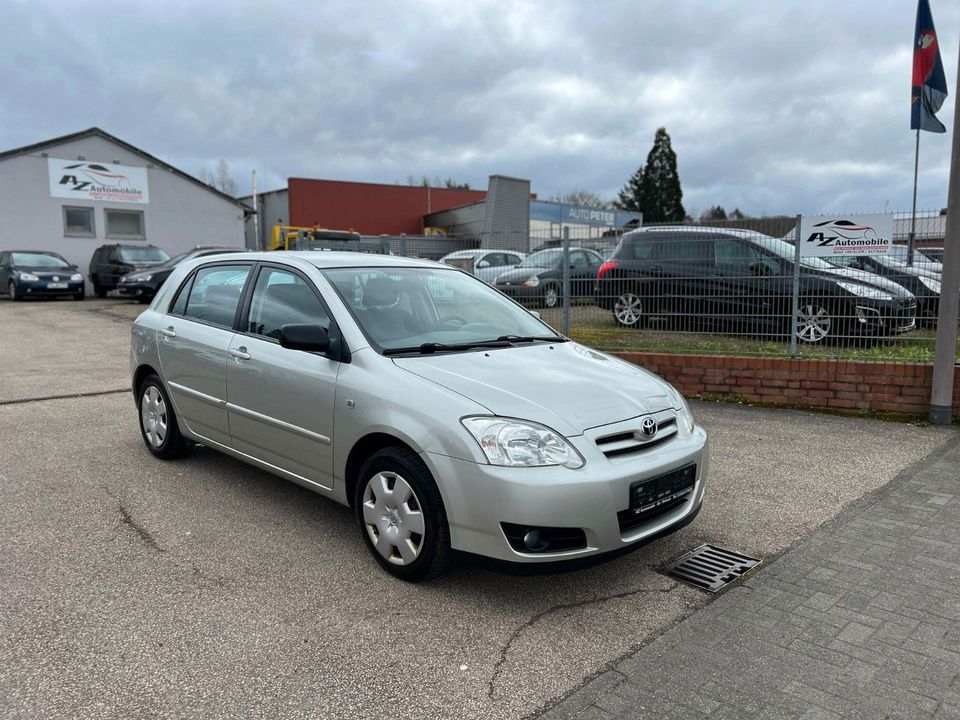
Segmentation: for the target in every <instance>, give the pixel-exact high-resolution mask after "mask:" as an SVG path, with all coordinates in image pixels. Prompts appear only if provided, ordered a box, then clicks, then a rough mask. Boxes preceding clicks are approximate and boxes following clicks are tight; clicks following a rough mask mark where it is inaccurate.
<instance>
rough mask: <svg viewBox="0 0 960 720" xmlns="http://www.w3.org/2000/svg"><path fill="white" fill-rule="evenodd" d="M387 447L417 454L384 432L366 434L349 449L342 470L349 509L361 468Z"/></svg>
mask: <svg viewBox="0 0 960 720" xmlns="http://www.w3.org/2000/svg"><path fill="white" fill-rule="evenodd" d="M388 447H402V448H406V449H408V450H410V451H411V452H413V453H417V454H419V450H417V448H415V447H413V446H412V445H411V444H410V443H408V442H406V441H405V440H403V439H402V438H400V437H397V436H396V435H391V434H390V433H386V432H372V433H368V434H367V435H364V436H363V437H362V438H360V439H359V440H357V441H356V442H355V443H354V444H353V447H352V448H350V453H349V454H348V455H347V461H346V464H345V465H344V468H343V479H344V483H345V490H346V494H347V504H348V505H349V506H350V507H351V508H352V507H354V506H355V503H354V496H355V495H356V491H357V483H358V482H359V481H360V468H361V467H362V466H363V463H364V462H366V460H367V458H369V457H370V456H371V455H373V454H374V453H375V452H377V451H378V450H383V449H384V448H388Z"/></svg>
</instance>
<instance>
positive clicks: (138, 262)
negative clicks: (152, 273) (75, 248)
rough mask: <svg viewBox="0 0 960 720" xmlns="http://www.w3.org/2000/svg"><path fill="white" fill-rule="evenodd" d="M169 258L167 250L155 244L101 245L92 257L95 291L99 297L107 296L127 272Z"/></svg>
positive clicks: (92, 279) (91, 268)
mask: <svg viewBox="0 0 960 720" xmlns="http://www.w3.org/2000/svg"><path fill="white" fill-rule="evenodd" d="M169 259H170V256H169V255H167V253H166V251H164V250H161V249H160V248H158V247H155V246H153V245H101V246H100V247H98V248H97V249H96V250H94V251H93V257H92V258H90V282H91V283H93V292H94V294H95V295H96V296H97V297H100V298H102V297H106V296H107V293H108V292H110V291H111V290H114V289H116V287H117V285H119V284H120V278H121V277H123V276H124V275H126V274H127V273H131V272H135V271H137V270H143V269H144V268H148V267H152V266H154V265H159V264H160V263H162V262H166V261H167V260H169Z"/></svg>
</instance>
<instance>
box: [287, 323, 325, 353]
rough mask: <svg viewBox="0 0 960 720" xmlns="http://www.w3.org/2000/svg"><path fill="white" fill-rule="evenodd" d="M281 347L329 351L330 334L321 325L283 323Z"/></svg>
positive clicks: (307, 350) (308, 350) (305, 350)
mask: <svg viewBox="0 0 960 720" xmlns="http://www.w3.org/2000/svg"><path fill="white" fill-rule="evenodd" d="M280 347H285V348H287V349H288V350H303V351H304V352H327V350H329V349H330V336H329V335H328V334H327V329H326V328H325V327H322V326H320V325H283V326H281V328H280Z"/></svg>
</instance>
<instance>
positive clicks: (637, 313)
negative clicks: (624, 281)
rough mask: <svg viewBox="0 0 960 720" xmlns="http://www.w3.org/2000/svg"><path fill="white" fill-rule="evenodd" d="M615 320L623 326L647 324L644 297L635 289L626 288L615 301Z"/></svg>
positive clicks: (613, 310)
mask: <svg viewBox="0 0 960 720" xmlns="http://www.w3.org/2000/svg"><path fill="white" fill-rule="evenodd" d="M612 312H613V321H614V322H615V323H617V325H621V326H622V327H640V326H641V325H643V324H645V321H646V315H645V314H644V307H643V298H642V297H640V296H639V295H638V294H637V293H636V292H634V291H633V290H625V291H623V292H621V293H620V294H619V295H617V297H616V299H615V300H614V301H613V309H612Z"/></svg>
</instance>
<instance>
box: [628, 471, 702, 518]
mask: <svg viewBox="0 0 960 720" xmlns="http://www.w3.org/2000/svg"><path fill="white" fill-rule="evenodd" d="M696 482H697V466H696V465H687V466H685V467H682V468H679V469H678V470H673V471H671V472H668V473H665V474H663V475H658V476H657V477H655V478H650V479H648V480H640V481H638V482H635V483H632V484H631V485H630V512H631V513H632V514H634V515H643V514H645V513H648V512H650V511H651V510H656V509H657V508H658V507H661V506H663V505H666V504H668V503H672V502H674V501H676V500H679V499H681V498H683V497H685V496H687V495H689V494H690V493H692V492H693V487H694V485H695V484H696Z"/></svg>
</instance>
